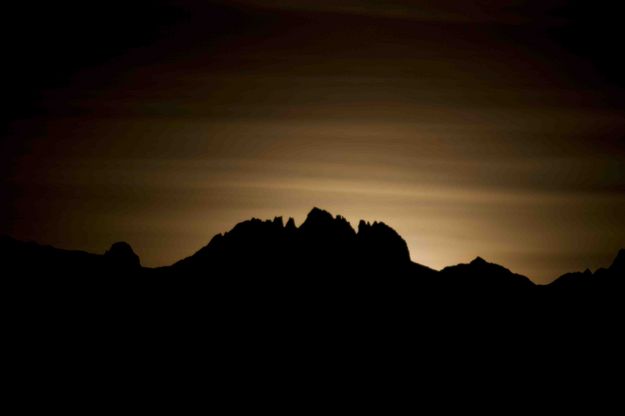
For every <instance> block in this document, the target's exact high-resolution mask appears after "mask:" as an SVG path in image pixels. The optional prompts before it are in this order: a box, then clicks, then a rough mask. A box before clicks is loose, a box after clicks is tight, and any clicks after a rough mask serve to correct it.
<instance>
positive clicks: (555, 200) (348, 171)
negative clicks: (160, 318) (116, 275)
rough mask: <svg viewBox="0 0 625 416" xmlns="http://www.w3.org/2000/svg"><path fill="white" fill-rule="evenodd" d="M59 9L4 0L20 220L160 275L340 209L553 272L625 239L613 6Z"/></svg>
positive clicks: (457, 248) (624, 139)
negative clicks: (253, 224) (253, 220)
mask: <svg viewBox="0 0 625 416" xmlns="http://www.w3.org/2000/svg"><path fill="white" fill-rule="evenodd" d="M38 3H39V2H28V1H24V2H20V3H19V5H13V6H2V7H3V8H4V10H3V13H2V16H3V20H4V22H3V25H2V33H1V34H2V39H3V40H2V42H3V45H2V46H3V48H2V51H3V52H2V53H3V62H4V63H3V67H2V69H1V71H2V82H3V104H2V105H3V109H2V110H3V111H2V116H1V117H0V134H1V139H0V174H1V175H2V176H1V181H0V201H1V202H2V204H1V208H0V214H1V217H0V233H5V234H9V235H12V236H14V237H16V238H19V239H26V240H29V239H32V240H36V241H39V242H42V243H47V244H53V245H56V246H59V247H64V248H79V249H85V250H89V251H94V252H102V251H104V250H105V249H106V248H107V247H108V246H109V245H110V244H111V243H112V242H114V241H117V240H126V241H128V242H130V243H131V244H132V245H133V247H134V248H135V250H136V251H137V252H138V253H139V255H140V256H141V258H142V260H143V263H144V264H145V265H148V266H156V265H165V264H169V263H172V262H173V261H175V260H177V259H180V258H182V257H184V256H187V255H189V254H191V253H193V252H194V251H195V250H196V249H198V248H200V247H201V246H203V245H205V244H206V243H207V242H208V240H209V239H210V238H211V237H212V236H213V235H214V234H216V233H218V232H223V231H226V230H228V229H230V228H231V227H232V226H233V225H234V224H235V223H236V222H238V221H241V220H244V219H248V218H250V217H259V218H272V217H273V216H275V215H283V216H285V217H288V216H294V217H295V219H296V221H297V222H301V221H302V220H303V219H304V217H305V215H306V213H307V212H308V211H309V210H310V209H311V208H312V207H313V206H319V207H322V208H325V209H327V210H329V211H331V212H333V213H335V214H342V215H345V216H346V217H347V218H348V219H349V220H351V221H352V223H353V224H354V223H356V222H357V221H358V219H360V218H365V219H369V220H382V221H384V222H386V223H388V224H389V225H391V226H392V227H394V228H395V229H396V230H397V231H398V232H399V233H400V234H401V235H402V236H403V237H404V238H405V239H406V240H407V242H408V245H409V248H410V251H411V257H412V259H413V260H414V261H417V262H420V263H423V264H426V265H429V266H431V267H435V268H440V267H443V266H445V265H449V264H455V263H458V262H466V261H468V260H470V259H472V258H473V257H475V256H477V255H480V256H483V257H485V258H486V259H487V260H490V261H493V262H497V263H500V264H504V265H506V266H507V267H509V268H511V269H513V270H514V271H516V272H519V273H523V274H526V275H528V276H529V277H531V278H532V279H533V280H535V281H537V282H547V281H550V280H552V279H553V278H555V277H557V276H558V275H560V274H562V273H564V272H567V271H572V270H579V269H584V268H586V267H590V268H596V267H599V266H603V265H608V264H609V263H610V261H611V259H612V257H613V256H614V255H615V253H616V252H617V250H618V249H619V248H620V247H625V215H623V213H625V165H624V163H625V111H624V110H625V76H624V75H623V74H624V73H625V68H624V65H623V63H622V62H620V55H621V54H622V45H621V37H622V36H620V35H621V33H620V32H621V30H620V29H619V25H620V23H621V22H620V19H621V16H622V15H623V14H622V12H623V7H622V6H618V5H610V3H614V2H606V3H605V4H604V5H599V3H598V2H592V3H591V2H581V1H563V0H553V1H552V0H547V1H532V2H530V1H512V0H503V1H501V0H498V1H495V0H490V1H451V0H442V1H441V0H438V1H435V2H434V1H373V0H369V1H320V0H315V1H313V0H302V1H288V0H286V1H278V0H275V1H274V0H264V1H261V0H249V1H221V2H210V1H199V0H197V1H194V0H179V1H174V0H170V1H132V2H129V1H125V2H121V1H99V0H97V1H91V2H83V3H82V4H80V5H76V4H73V3H69V2H63V1H60V2H48V3H53V4H47V5H41V4H38Z"/></svg>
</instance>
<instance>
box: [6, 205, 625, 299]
mask: <svg viewBox="0 0 625 416" xmlns="http://www.w3.org/2000/svg"><path fill="white" fill-rule="evenodd" d="M0 245H1V247H0V253H1V255H2V264H3V265H4V267H5V269H6V270H10V271H11V274H12V275H13V277H12V278H13V279H18V278H19V279H26V280H30V281H32V279H37V280H39V279H44V278H45V279H46V284H48V285H51V288H54V287H55V285H58V286H60V287H65V285H70V286H71V287H70V288H69V289H71V290H76V288H80V287H87V286H96V287H100V288H101V289H102V290H112V289H111V288H115V290H114V293H115V294H117V295H120V293H123V292H124V291H129V290H136V289H137V288H141V289H142V290H143V291H145V292H146V293H147V292H149V291H152V290H157V291H158V290H166V291H169V293H170V294H173V293H175V294H176V296H178V297H181V298H184V297H185V296H206V297H211V296H217V294H219V293H221V294H227V295H228V296H229V295H232V296H234V293H236V294H237V296H241V297H242V298H246V297H248V298H249V300H250V301H253V302H261V301H262V302H266V301H269V300H276V301H279V302H295V303H298V302H301V301H304V300H306V301H312V299H316V300H317V301H329V302H341V303H343V304H352V303H353V304H355V305H356V304H359V303H362V304H363V305H365V304H368V305H374V304H383V303H384V304H392V305H393V307H398V306H400V307H412V306H414V304H417V303H419V302H421V303H423V302H425V303H428V302H433V299H436V301H437V302H447V303H449V302H454V304H459V303H463V304H465V305H466V304H469V305H473V306H475V307H483V306H484V304H485V302H487V303H499V304H503V305H505V306H506V307H509V306H510V305H516V307H519V308H521V309H528V308H534V307H538V306H541V307H542V306H544V304H545V303H547V304H548V303H549V302H550V301H557V302H559V303H563V302H564V303H567V302H570V303H575V302H580V306H583V305H590V304H596V303H601V300H602V299H608V298H611V297H614V296H619V297H620V296H621V294H622V290H623V281H624V280H625V279H624V278H623V275H624V274H625V273H624V271H623V268H624V263H625V260H624V258H625V254H624V253H625V251H623V250H621V251H620V252H619V253H618V256H617V258H616V259H615V261H614V263H613V264H612V265H611V266H610V267H608V268H607V269H603V268H602V269H599V270H597V271H596V272H595V273H592V272H591V271H589V270H586V271H585V272H584V273H569V274H565V275H564V276H562V277H560V278H558V279H556V280H555V281H554V282H553V283H551V284H549V285H546V286H537V285H535V284H534V283H532V282H531V281H530V280H529V279H528V278H527V277H525V276H521V275H518V274H515V273H512V272H511V271H510V270H508V269H506V268H504V267H502V266H499V265H496V264H491V263H488V262H486V261H485V260H483V259H482V258H479V257H478V258H477V259H475V260H473V261H472V262H470V263H468V264H459V265H456V266H450V267H446V268H444V269H443V270H441V271H435V270H432V269H430V268H428V267H426V266H423V265H420V264H416V263H414V262H412V261H411V260H410V256H409V252H408V247H407V245H406V242H405V241H404V240H403V239H402V238H401V237H400V236H399V235H398V234H397V233H396V232H395V231H394V230H393V229H392V228H390V227H389V226H387V225H385V224H384V223H381V222H374V223H372V224H371V223H368V222H365V221H360V223H359V224H358V230H357V231H356V230H354V229H353V228H352V227H351V225H350V224H349V222H348V221H347V220H346V219H345V218H343V217H341V216H336V217H333V216H332V215H331V214H330V213H328V212H326V211H323V210H321V209H318V208H314V209H313V210H312V211H310V213H309V214H308V216H307V218H306V220H305V221H304V223H303V224H302V225H301V226H299V227H296V226H295V223H294V221H293V219H292V218H290V219H289V220H288V221H287V223H286V224H284V222H283V220H282V218H281V217H276V218H275V219H274V220H272V221H269V220H268V221H261V220H259V219H252V220H249V221H244V222H242V223H239V224H237V225H236V226H235V227H234V228H233V229H232V230H231V231H229V232H227V233H224V234H218V235H216V236H215V237H213V239H212V240H211V241H210V242H209V243H208V245H206V246H205V247H203V248H202V249H200V250H199V251H198V252H197V253H195V254H193V255H192V256H190V257H187V258H185V259H183V260H180V261H178V262H177V263H175V264H173V265H172V266H168V267H161V268H157V269H150V268H143V267H141V265H140V261H139V257H138V256H137V255H136V254H135V253H134V252H133V250H132V248H131V247H130V246H129V245H128V244H127V243H123V242H120V243H115V244H113V246H112V247H111V249H110V250H109V251H107V252H106V253H105V254H104V255H96V254H90V253H85V252H81V251H68V250H61V249H57V248H53V247H49V246H41V245H38V244H35V243H23V242H19V241H15V240H13V239H11V238H9V237H2V238H1V239H0ZM67 278H71V279H67ZM70 282H71V283H70ZM72 285H74V286H72ZM185 291H186V292H185ZM233 291H234V292H233ZM580 298H583V301H580ZM400 300H401V301H400ZM395 301H397V302H395ZM380 302H382V303H380ZM537 305H538V306H537Z"/></svg>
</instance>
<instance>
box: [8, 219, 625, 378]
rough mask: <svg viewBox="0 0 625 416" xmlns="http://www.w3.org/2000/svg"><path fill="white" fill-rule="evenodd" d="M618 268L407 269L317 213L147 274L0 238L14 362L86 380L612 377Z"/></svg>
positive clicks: (393, 255)
mask: <svg viewBox="0 0 625 416" xmlns="http://www.w3.org/2000/svg"><path fill="white" fill-rule="evenodd" d="M623 261H624V252H623V250H621V251H620V252H619V254H618V256H617V257H616V259H615V260H614V262H613V263H612V265H610V266H609V267H608V268H605V269H599V270H597V271H596V272H594V273H592V272H591V271H586V272H584V273H572V274H567V275H564V276H562V277H560V278H559V279H557V280H555V281H554V282H553V283H552V284H549V285H535V284H534V283H532V282H531V281H530V280H529V279H528V278H527V277H525V276H521V275H519V274H515V273H514V272H512V271H510V270H508V269H506V268H505V267H503V266H500V265H497V264H493V263H489V262H487V261H486V260H484V259H483V258H480V257H478V258H476V259H475V260H473V261H471V262H469V263H466V264H458V265H455V266H450V267H446V268H444V269H443V270H441V271H436V270H433V269H431V268H428V267H426V266H423V265H420V264H417V263H414V262H412V261H411V260H410V255H409V252H408V248H407V245H406V242H405V241H404V240H403V239H402V238H401V237H400V236H399V235H398V234H397V233H396V232H395V231H394V230H393V229H392V228H391V227H389V226H388V225H386V224H384V223H381V222H373V223H369V222H365V221H360V222H359V223H358V227H357V229H354V228H352V226H351V224H350V223H349V222H348V221H347V220H346V219H345V218H343V217H341V216H332V215H331V214H330V213H328V212H326V211H323V210H321V209H318V208H315V209H313V210H312V211H311V212H310V213H309V214H308V216H307V217H306V220H305V221H304V222H303V223H302V224H301V225H300V226H299V227H298V226H296V225H295V221H294V220H293V219H292V218H289V219H288V220H287V221H286V224H285V223H284V221H283V219H282V218H281V217H276V218H274V219H273V220H265V221H263V220H259V219H251V220H248V221H244V222H241V223H239V224H237V225H236V226H235V227H234V228H232V229H231V230H230V231H228V232H225V233H223V234H218V235H216V236H214V237H213V238H212V239H211V240H210V242H209V243H208V244H207V245H206V246H205V247H202V248H201V249H200V250H198V251H197V252H196V253H194V254H193V255H191V256H189V257H187V258H185V259H182V260H180V261H178V262H176V263H174V264H173V265H171V266H167V267H159V268H146V267H142V266H141V263H140V260H139V257H138V256H137V255H136V254H135V252H134V251H133V249H132V248H131V246H130V245H129V244H127V243H124V242H118V243H115V244H113V245H112V246H111V247H110V249H108V250H107V251H105V252H104V253H103V254H91V253H86V252H82V251H70V250H62V249H57V248H53V247H50V246H42V245H39V244H36V243H32V242H28V243H26V242H20V241H17V240H14V239H12V238H10V237H6V236H5V237H0V267H1V269H2V271H3V273H2V276H3V283H4V289H5V291H4V292H3V293H5V294H6V295H7V296H5V297H6V298H8V302H7V303H6V306H7V310H8V311H9V315H8V316H9V319H8V321H9V325H10V329H9V331H8V332H6V333H7V334H9V339H10V340H11V342H9V344H11V343H13V345H16V347H15V348H14V349H13V350H12V353H11V355H10V356H11V357H19V356H25V357H27V358H28V359H24V360H22V361H20V363H22V362H25V363H31V364H30V369H29V371H31V372H29V373H27V374H34V373H32V371H40V370H41V371H44V372H46V373H49V374H54V375H56V374H65V373H66V372H67V365H66V363H71V365H72V366H73V368H74V367H75V368H80V369H84V368H85V363H89V367H88V368H87V370H81V371H90V372H91V371H95V373H96V374H106V371H108V370H109V369H111V368H112V369H116V370H115V371H116V372H115V376H114V377H118V376H119V374H123V371H124V370H125V369H126V368H132V369H133V371H141V372H142V373H144V374H146V375H150V376H152V375H153V374H155V373H159V374H160V373H162V372H163V371H166V370H167V369H163V365H162V363H163V362H167V361H168V360H171V361H172V362H175V367H176V368H180V367H185V368H189V369H194V371H196V370H195V369H196V368H198V365H200V367H201V366H202V365H204V364H207V363H208V367H210V368H209V369H208V370H207V371H210V374H217V377H218V379H219V380H222V379H223V380H227V379H228V377H233V376H236V377H238V376H239V375H240V374H245V371H248V372H252V373H254V372H257V373H258V374H259V376H263V377H264V376H265V375H267V374H273V372H274V371H275V363H280V364H279V365H281V366H282V367H285V366H286V367H288V368H290V369H291V370H292V369H293V368H295V369H296V371H304V373H305V374H307V372H308V371H312V370H314V369H322V371H324V372H325V374H326V376H327V374H332V373H331V371H332V369H333V368H334V369H335V368H341V369H343V368H345V363H346V362H347V363H348V370H347V371H350V372H352V373H353V374H354V375H357V376H358V375H359V374H362V373H363V372H371V371H373V372H374V373H375V372H376V368H373V366H376V365H383V366H384V367H385V368H386V367H388V366H392V367H393V368H397V369H402V371H404V369H405V368H406V365H413V368H414V371H416V372H418V373H415V374H419V375H421V374H422V372H423V371H424V370H423V369H424V368H425V369H426V370H425V371H426V373H425V374H429V376H426V379H428V378H429V377H439V378H440V377H443V378H447V377H448V375H449V374H453V373H454V372H455V373H466V374H478V373H479V374H484V369H485V367H486V368H488V366H492V368H494V369H497V370H498V371H499V370H501V371H507V372H510V374H511V375H516V374H519V372H526V373H527V375H528V376H530V375H533V374H535V370H534V369H535V368H536V367H537V364H536V362H537V360H538V362H540V360H543V361H549V363H550V365H551V364H553V363H554V362H556V363H557V362H561V363H562V366H563V368H568V367H570V366H571V365H572V363H573V365H574V366H575V369H576V370H575V371H577V369H578V368H579V359H578V357H580V356H584V354H586V355H588V354H589V355H588V357H592V365H595V364H596V363H597V361H598V360H600V359H603V357H608V358H606V359H605V360H604V364H603V365H604V366H607V367H606V368H611V367H609V366H610V365H612V361H611V360H610V358H609V357H616V356H620V355H621V354H622V348H620V347H619V346H620V344H619V343H618V342H617V341H618V339H620V338H621V337H620V328H621V327H622V318H621V317H622V316H625V314H624V313H623V312H625V311H623V305H624V302H623V280H624V279H623V277H624V273H623ZM588 344H591V348H594V349H588V348H587V347H586V346H587V345H588ZM589 351H591V353H589ZM611 351H614V352H611ZM164 357H165V360H164ZM545 357H548V359H546V358H545ZM568 357H574V359H569V358H568ZM137 361H139V362H141V363H142V364H141V365H140V370H135V369H136V368H137ZM376 362H377V363H379V364H371V363H376ZM54 363H59V364H58V365H56V366H55V364H54ZM94 363H95V364H94ZM259 363H266V367H265V368H264V369H262V370H256V368H258V366H259ZM485 363H486V364H485ZM502 363H505V365H504V366H503V367H502ZM20 365H22V364H20ZM294 365H296V367H293V366H294ZM93 366H95V367H93ZM22 369H23V367H20V371H21V370H22ZM233 369H234V370H233ZM411 374H412V373H411ZM175 379H176V380H177V379H178V378H175ZM498 379H499V378H497V380H498ZM522 379H523V380H525V379H528V378H527V377H524V378H522ZM439 383H443V381H442V379H441V380H439ZM441 385H442V384H441Z"/></svg>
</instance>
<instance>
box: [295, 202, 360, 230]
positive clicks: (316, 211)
mask: <svg viewBox="0 0 625 416" xmlns="http://www.w3.org/2000/svg"><path fill="white" fill-rule="evenodd" d="M337 226H338V227H340V228H344V229H346V230H347V229H349V231H350V232H351V233H354V229H353V228H352V226H351V224H350V223H349V221H347V219H345V217H343V216H341V215H337V216H336V217H332V214H330V213H329V212H328V211H325V210H323V209H320V208H317V207H314V208H313V209H312V210H311V211H310V212H309V213H308V216H307V217H306V220H305V221H304V223H303V224H302V225H301V226H300V230H304V231H306V230H309V229H310V230H313V229H317V228H326V227H337Z"/></svg>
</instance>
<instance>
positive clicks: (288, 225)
mask: <svg viewBox="0 0 625 416" xmlns="http://www.w3.org/2000/svg"><path fill="white" fill-rule="evenodd" d="M284 228H285V229H287V230H290V231H292V230H295V229H297V227H296V226H295V220H294V219H293V217H289V220H288V221H287V222H286V225H285V227H284Z"/></svg>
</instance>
